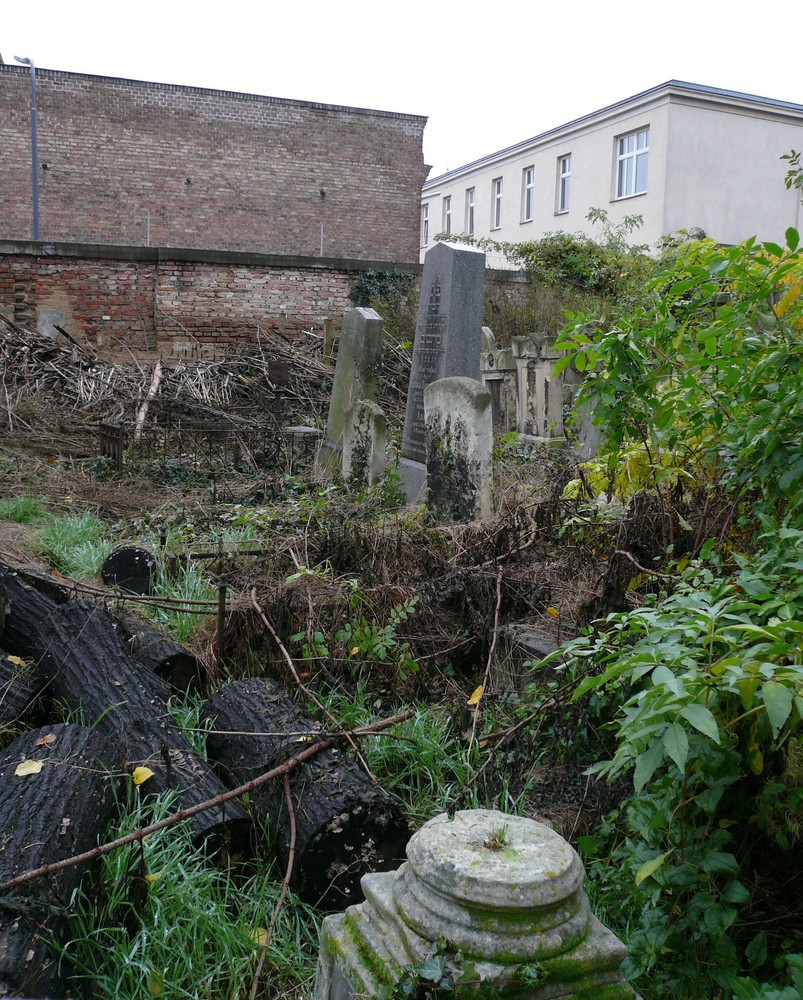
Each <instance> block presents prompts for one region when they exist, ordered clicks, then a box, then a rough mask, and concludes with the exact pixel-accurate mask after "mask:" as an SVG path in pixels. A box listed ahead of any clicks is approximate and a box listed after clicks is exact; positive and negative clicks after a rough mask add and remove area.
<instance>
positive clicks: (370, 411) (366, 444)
mask: <svg viewBox="0 0 803 1000" xmlns="http://www.w3.org/2000/svg"><path fill="white" fill-rule="evenodd" d="M387 433H388V421H387V417H386V416H385V414H384V413H383V412H382V410H381V409H380V408H379V407H378V406H377V405H376V403H369V402H368V400H366V399H361V400H359V402H357V403H355V404H354V405H353V406H352V407H351V409H350V410H349V412H348V413H347V414H346V426H345V428H344V431H343V479H344V480H345V481H346V482H347V483H350V484H351V485H352V486H356V487H363V486H372V485H373V484H374V483H376V482H379V480H380V479H381V478H382V475H383V473H384V471H385V450H386V447H387Z"/></svg>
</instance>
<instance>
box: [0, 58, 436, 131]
mask: <svg viewBox="0 0 803 1000" xmlns="http://www.w3.org/2000/svg"><path fill="white" fill-rule="evenodd" d="M3 73H8V74H10V75H16V74H19V75H25V76H27V75H28V74H29V73H30V70H29V69H28V67H27V66H13V65H11V64H10V63H3V62H0V74H3ZM36 79H37V81H42V80H47V79H51V80H59V79H72V80H88V81H92V80H98V81H101V82H103V83H109V84H118V85H119V84H121V85H123V86H125V85H130V84H136V85H137V86H138V87H145V88H153V89H154V90H155V91H158V90H160V91H171V92H179V93H185V94H202V95H206V96H210V97H223V98H231V99H232V100H237V101H257V102H259V103H261V104H279V105H284V106H290V107H296V108H309V109H311V110H320V111H347V112H351V113H354V114H360V115H374V116H376V117H379V118H401V119H404V120H407V121H416V122H426V121H427V118H426V116H425V115H411V114H405V113H403V112H401V111H379V110H377V109H374V108H355V107H350V106H349V105H345V104H321V103H319V102H317V101H301V100H294V99H293V98H289V97H268V96H267V95H264V94H249V93H245V92H243V91H238V90H218V89H216V88H212V87H191V86H188V85H185V84H181V83H156V82H153V81H151V80H132V79H129V78H127V77H123V76H102V75H100V74H97V73H71V72H68V71H67V70H61V69H43V68H42V67H39V66H37V67H36Z"/></svg>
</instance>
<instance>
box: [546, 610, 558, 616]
mask: <svg viewBox="0 0 803 1000" xmlns="http://www.w3.org/2000/svg"><path fill="white" fill-rule="evenodd" d="M546 613H547V614H548V615H551V617H552V618H560V611H558V609H557V608H547V609H546Z"/></svg>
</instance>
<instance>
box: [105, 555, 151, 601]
mask: <svg viewBox="0 0 803 1000" xmlns="http://www.w3.org/2000/svg"><path fill="white" fill-rule="evenodd" d="M158 568H159V564H158V563H157V561H156V556H155V555H154V554H153V553H152V552H151V551H150V549H146V548H144V547H143V546H142V545H121V546H120V547H119V548H116V549H115V550H114V551H113V552H111V553H110V554H109V555H108V556H107V557H106V559H105V561H104V563H103V565H102V566H101V568H100V576H101V579H102V580H103V582H104V583H105V584H106V586H107V587H119V588H120V590H127V591H128V592H129V593H130V594H150V593H151V590H152V589H153V584H154V582H155V580H156V573H157V571H158Z"/></svg>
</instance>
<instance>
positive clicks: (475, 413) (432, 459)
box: [424, 378, 494, 523]
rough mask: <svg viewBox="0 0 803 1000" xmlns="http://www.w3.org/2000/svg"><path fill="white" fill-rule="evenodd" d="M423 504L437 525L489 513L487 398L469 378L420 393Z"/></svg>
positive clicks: (490, 433) (490, 453) (489, 419)
mask: <svg viewBox="0 0 803 1000" xmlns="http://www.w3.org/2000/svg"><path fill="white" fill-rule="evenodd" d="M424 422H425V424H426V469H427V504H428V505H429V508H430V510H431V511H432V513H433V514H434V515H435V517H436V518H437V519H438V520H439V521H453V522H458V523H459V522H462V521H473V520H475V519H476V518H478V517H488V516H489V515H490V513H491V479H492V460H493V444H494V433H493V416H492V406H491V393H490V391H489V390H488V389H487V388H486V387H485V386H484V385H483V384H482V382H475V381H474V379H470V378H444V379H439V380H438V381H437V382H430V384H429V385H428V386H427V387H426V388H425V389H424Z"/></svg>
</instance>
